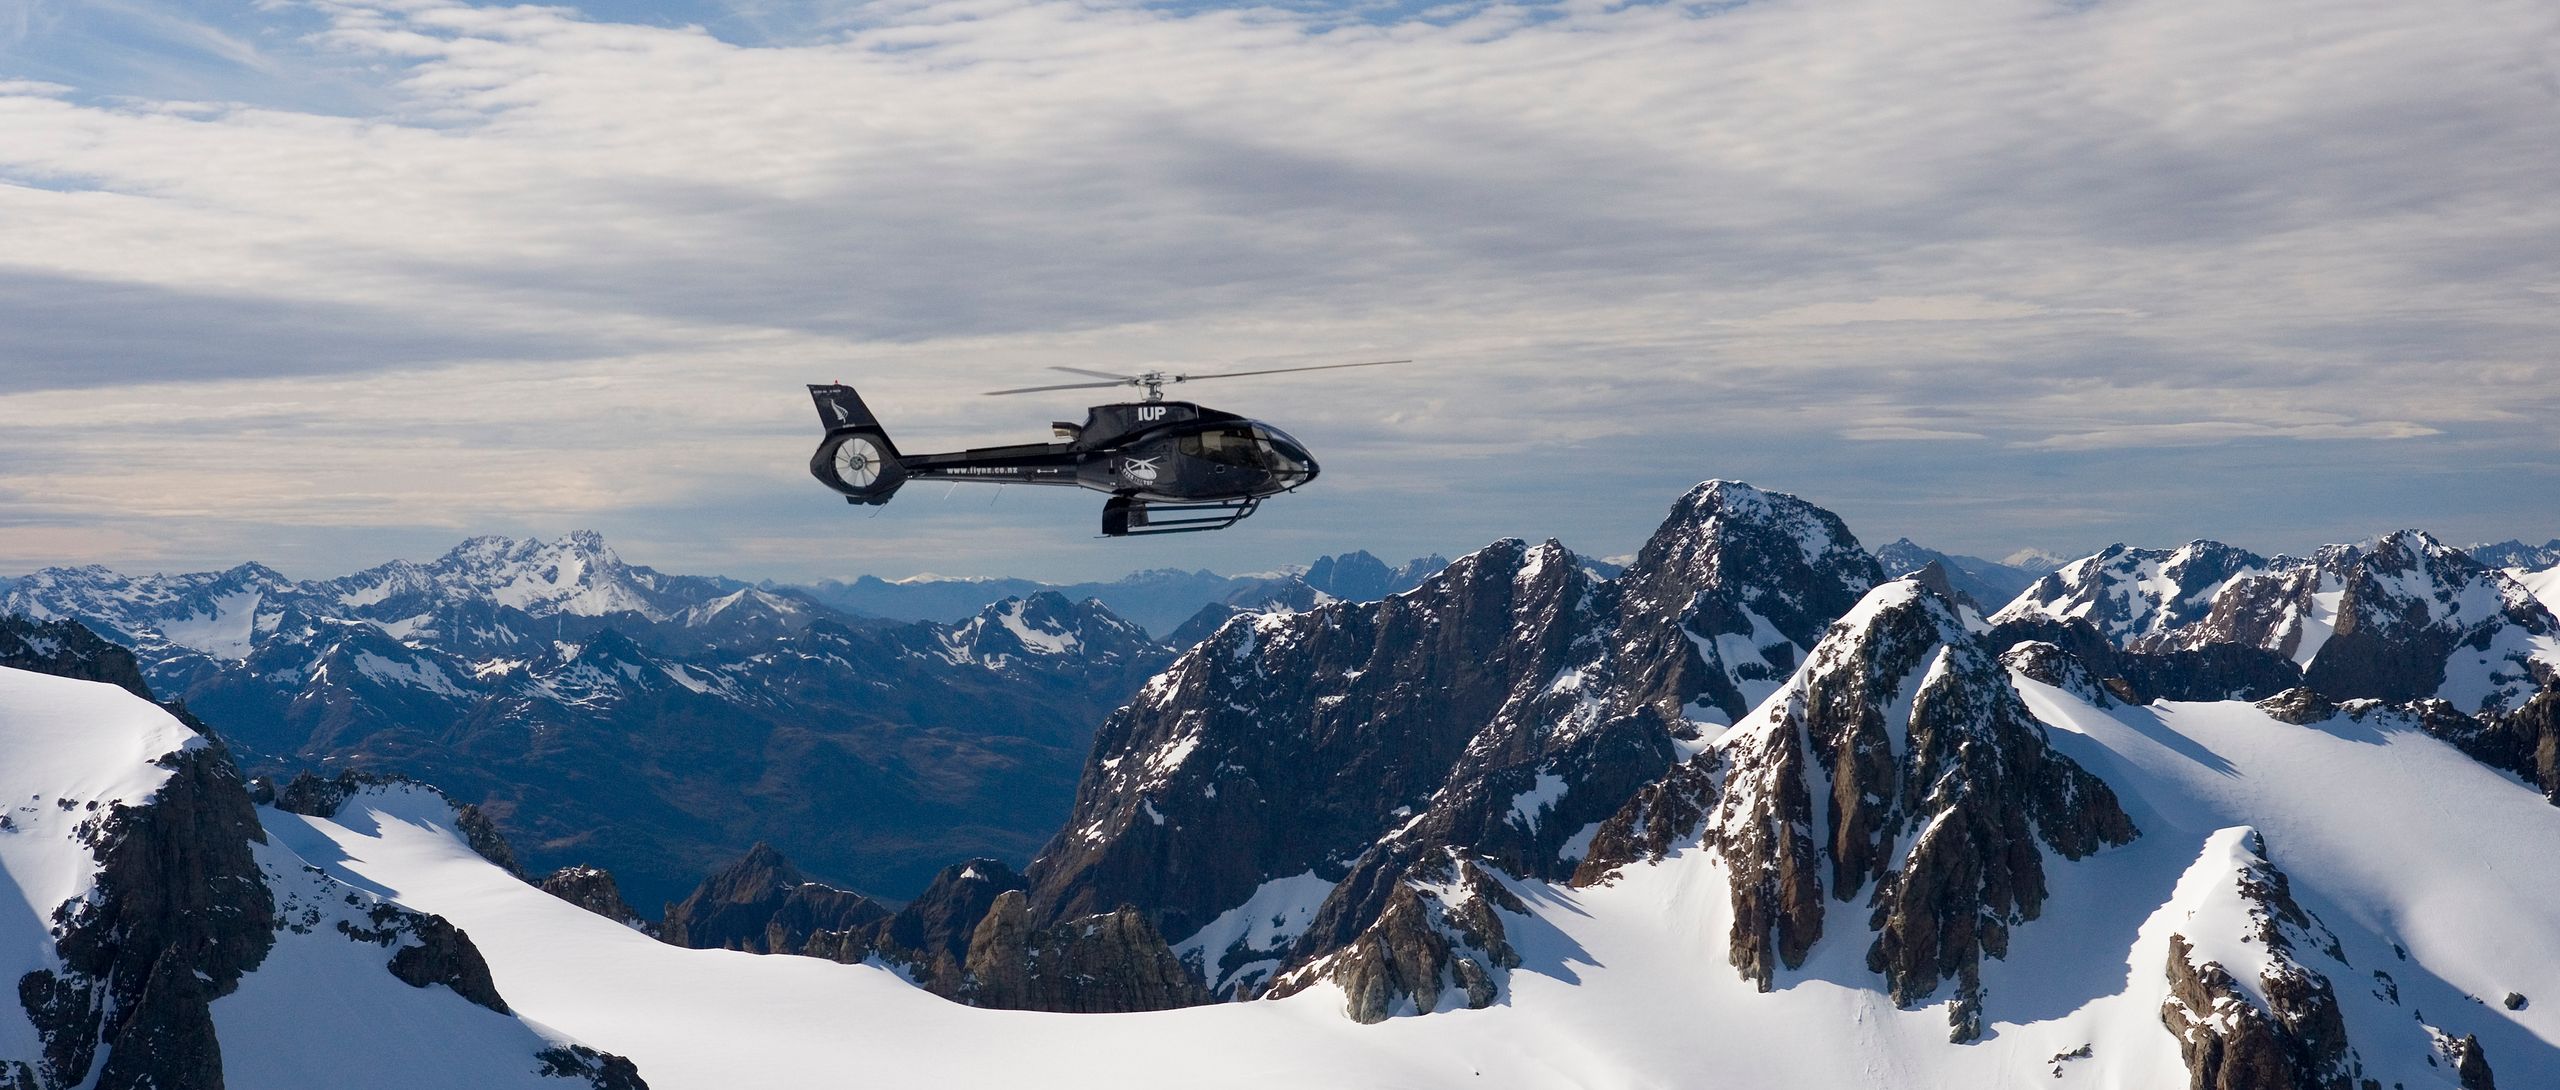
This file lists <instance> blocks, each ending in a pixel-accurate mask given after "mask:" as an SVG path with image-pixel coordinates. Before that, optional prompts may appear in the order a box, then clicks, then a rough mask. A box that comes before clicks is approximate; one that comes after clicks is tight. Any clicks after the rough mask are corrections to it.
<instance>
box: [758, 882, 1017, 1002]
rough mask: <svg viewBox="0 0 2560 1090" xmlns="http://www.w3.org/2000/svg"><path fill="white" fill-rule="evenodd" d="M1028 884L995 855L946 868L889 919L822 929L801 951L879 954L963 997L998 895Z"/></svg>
mask: <svg viewBox="0 0 2560 1090" xmlns="http://www.w3.org/2000/svg"><path fill="white" fill-rule="evenodd" d="M1023 888H1024V882H1023V878H1022V876H1021V875H1019V874H1016V873H1014V870H1013V868H1011V867H1008V866H1005V865H1004V863H1003V862H1001V861H999V860H994V859H972V860H970V861H968V862H966V863H961V864H958V865H955V866H950V867H945V868H943V869H942V873H941V874H938V875H935V876H934V879H933V884H932V885H930V886H927V887H925V891H924V893H923V894H922V895H921V896H918V897H917V898H916V899H915V900H912V901H909V902H907V903H906V905H905V906H904V907H902V908H900V909H898V911H897V912H896V913H895V914H893V915H891V916H889V917H888V918H887V919H883V920H878V921H875V922H873V923H870V924H866V925H863V926H859V927H852V928H846V929H843V930H839V931H821V932H818V933H817V934H815V935H812V936H811V937H810V938H809V941H808V942H807V943H806V944H804V945H803V946H802V948H801V951H800V952H801V953H804V954H808V955H810V956H812V957H823V958H828V959H831V960H834V961H841V962H845V963H848V964H850V963H855V962H860V961H863V960H865V959H867V958H870V957H873V956H875V955H876V956H878V957H879V958H880V959H881V961H882V962H884V963H886V964H889V965H892V966H895V967H897V968H898V969H900V970H901V971H903V972H905V973H906V974H907V975H908V977H909V978H910V979H912V980H914V981H915V982H916V983H917V984H919V985H921V986H923V987H924V988H925V989H926V990H928V991H931V992H933V993H934V994H936V995H939V996H942V997H943V998H945V999H960V998H962V997H963V987H962V985H963V984H964V977H965V973H964V969H963V966H964V964H965V963H966V962H967V960H968V957H969V942H970V940H971V938H972V937H974V936H975V935H976V934H977V930H978V924H979V922H980V921H982V920H984V919H986V917H987V913H988V912H989V911H990V910H992V909H993V908H994V907H995V903H996V899H997V898H998V897H1001V896H1003V895H1004V894H1006V893H1009V892H1015V891H1018V890H1021V889H1023Z"/></svg>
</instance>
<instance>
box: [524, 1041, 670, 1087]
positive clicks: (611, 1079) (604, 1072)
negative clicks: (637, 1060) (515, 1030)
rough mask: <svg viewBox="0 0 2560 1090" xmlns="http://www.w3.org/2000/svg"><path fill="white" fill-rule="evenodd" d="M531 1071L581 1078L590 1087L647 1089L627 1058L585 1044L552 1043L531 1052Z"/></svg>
mask: <svg viewBox="0 0 2560 1090" xmlns="http://www.w3.org/2000/svg"><path fill="white" fill-rule="evenodd" d="M533 1058H534V1062H535V1064H536V1065H537V1066H536V1067H535V1068H534V1073H535V1074H538V1075H541V1076H543V1077H544V1078H551V1079H583V1080H585V1082H586V1084H587V1085H588V1086H590V1087H592V1088H594V1090H649V1083H648V1082H647V1081H646V1080H644V1079H642V1078H641V1077H640V1069H639V1068H638V1067H637V1066H634V1065H633V1064H632V1062H631V1061H629V1060H626V1059H624V1058H622V1057H620V1056H616V1055H614V1054H613V1053H610V1052H598V1051H596V1050H595V1049H592V1048H588V1047H587V1046H585V1045H555V1046H553V1047H551V1048H546V1049H543V1050H542V1051H540V1052H537V1053H534V1054H533Z"/></svg>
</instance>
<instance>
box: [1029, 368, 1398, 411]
mask: <svg viewBox="0 0 2560 1090" xmlns="http://www.w3.org/2000/svg"><path fill="white" fill-rule="evenodd" d="M1412 362H1413V361H1412V360H1370V361H1367V362H1365V363H1319V364H1315V365H1313V366H1309V367H1269V368H1264V369H1261V370H1256V371H1212V372H1210V373H1208V374H1205V375H1176V374H1168V373H1166V372H1163V371H1147V372H1143V373H1141V374H1135V375H1119V374H1113V373H1111V372H1109V371H1088V370H1086V369H1084V368H1082V367H1055V366H1053V367H1051V368H1049V369H1050V370H1052V371H1065V372H1067V373H1068V374H1072V375H1091V376H1093V377H1095V378H1099V379H1106V380H1108V381H1105V382H1065V383H1059V384H1057V385H1054V386H1024V387H1020V388H1018V389H1012V390H989V391H987V395H988V396H990V397H993V396H996V395H999V394H1036V393H1045V392H1047V391H1050V390H1093V389H1100V388H1103V387H1107V386H1139V387H1144V388H1145V389H1146V391H1147V400H1149V401H1162V400H1164V388H1165V387H1167V386H1170V385H1173V384H1175V383H1178V382H1198V381H1201V380H1202V379H1213V378H1244V377H1245V376H1247V375H1281V374H1287V373H1289V372H1292V371H1335V370H1340V369H1342V368H1345V367H1385V366H1387V365H1388V364H1394V363H1412Z"/></svg>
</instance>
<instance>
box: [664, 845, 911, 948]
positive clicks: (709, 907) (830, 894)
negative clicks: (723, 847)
mask: <svg viewBox="0 0 2560 1090" xmlns="http://www.w3.org/2000/svg"><path fill="white" fill-rule="evenodd" d="M888 916H889V910H888V909H886V908H884V907H882V906H881V905H880V904H879V903H878V902H876V901H873V900H872V899H870V898H868V897H865V896H863V895H861V894H859V893H854V892H852V891H850V890H841V889H837V888H835V887H833V886H826V885H821V884H819V883H816V882H811V881H809V880H808V879H807V878H806V877H805V876H803V875H802V874H801V873H800V870H799V868H797V867H794V866H792V865H791V861H790V860H788V859H785V858H783V855H782V853H781V852H780V851H778V850H776V849H775V848H774V846H773V845H771V844H767V843H765V842H764V841H761V840H759V841H757V842H756V843H755V846H754V847H751V848H749V849H747V853H746V854H745V855H743V856H740V857H739V858H738V860H737V862H734V863H731V864H729V865H728V866H726V867H722V868H720V869H719V870H716V871H713V872H712V873H711V874H710V876H709V877H706V878H704V879H703V880H702V885H700V886H699V887H697V888H695V889H694V891H693V895H692V896H690V897H687V898H685V899H684V900H683V901H681V902H679V903H676V904H672V905H669V906H667V912H666V918H665V919H664V920H663V921H661V922H660V923H659V924H658V938H659V939H661V940H663V941H665V942H669V943H673V944H675V945H677V946H686V947H691V948H693V949H696V950H724V949H725V950H746V951H749V952H751V953H759V954H775V953H799V952H800V951H801V950H803V949H804V948H806V947H807V945H808V942H809V939H810V938H811V937H812V936H814V935H816V934H818V933H820V932H825V931H844V930H849V929H852V928H856V927H862V926H866V925H869V924H873V923H877V922H878V921H880V920H883V919H887V918H888Z"/></svg>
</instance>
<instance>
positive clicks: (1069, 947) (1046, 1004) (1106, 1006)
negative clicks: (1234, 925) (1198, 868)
mask: <svg viewBox="0 0 2560 1090" xmlns="http://www.w3.org/2000/svg"><path fill="white" fill-rule="evenodd" d="M960 998H961V999H962V1001H964V1002H967V1003H970V1004H972V1005H975V1006H980V1007H993V1008H997V1009H1001V1010H1039V1011H1060V1012H1066V1013H1071V1014H1117V1013H1124V1012H1128V1011H1151V1010H1170V1009H1172V1008H1175V1007H1191V1006H1198V1005H1200V1004H1203V1003H1207V1002H1209V1001H1210V997H1209V992H1208V989H1206V988H1204V987H1202V986H1201V984H1200V981H1199V978H1197V977H1194V976H1192V975H1191V970H1190V969H1189V968H1187V967H1185V966H1184V965H1183V964H1182V962H1181V961H1180V960H1178V959H1176V958H1175V957H1174V956H1173V950H1172V949H1171V948H1170V947H1167V946H1166V945H1165V941H1164V936H1162V935H1161V934H1158V933H1157V932H1156V929H1155V927H1154V926H1153V925H1150V924H1149V923H1148V922H1147V919H1146V916H1145V915H1144V914H1142V913H1140V912H1138V911H1137V910H1135V909H1132V908H1129V907H1127V906H1122V907H1120V908H1118V909H1114V910H1112V911H1110V912H1106V913H1100V914H1097V915H1093V916H1086V917H1082V918H1079V919H1071V920H1066V921H1062V922H1060V923H1058V924H1056V925H1054V926H1051V927H1045V928H1044V927H1036V926H1034V925H1033V924H1032V916H1031V907H1030V902H1029V900H1028V899H1026V898H1025V897H1024V896H1023V895H1022V892H1021V891H1020V890H1008V891H1006V892H1005V893H1003V894H1001V895H999V896H998V897H997V898H996V900H995V903H994V904H993V905H992V906H990V907H989V909H988V911H987V914H986V917H985V918H984V919H982V920H980V921H979V922H978V928H977V931H976V932H975V933H973V934H972V935H971V936H970V938H969V953H968V958H967V960H966V961H965V962H964V963H963V983H962V986H961V990H960Z"/></svg>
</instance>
